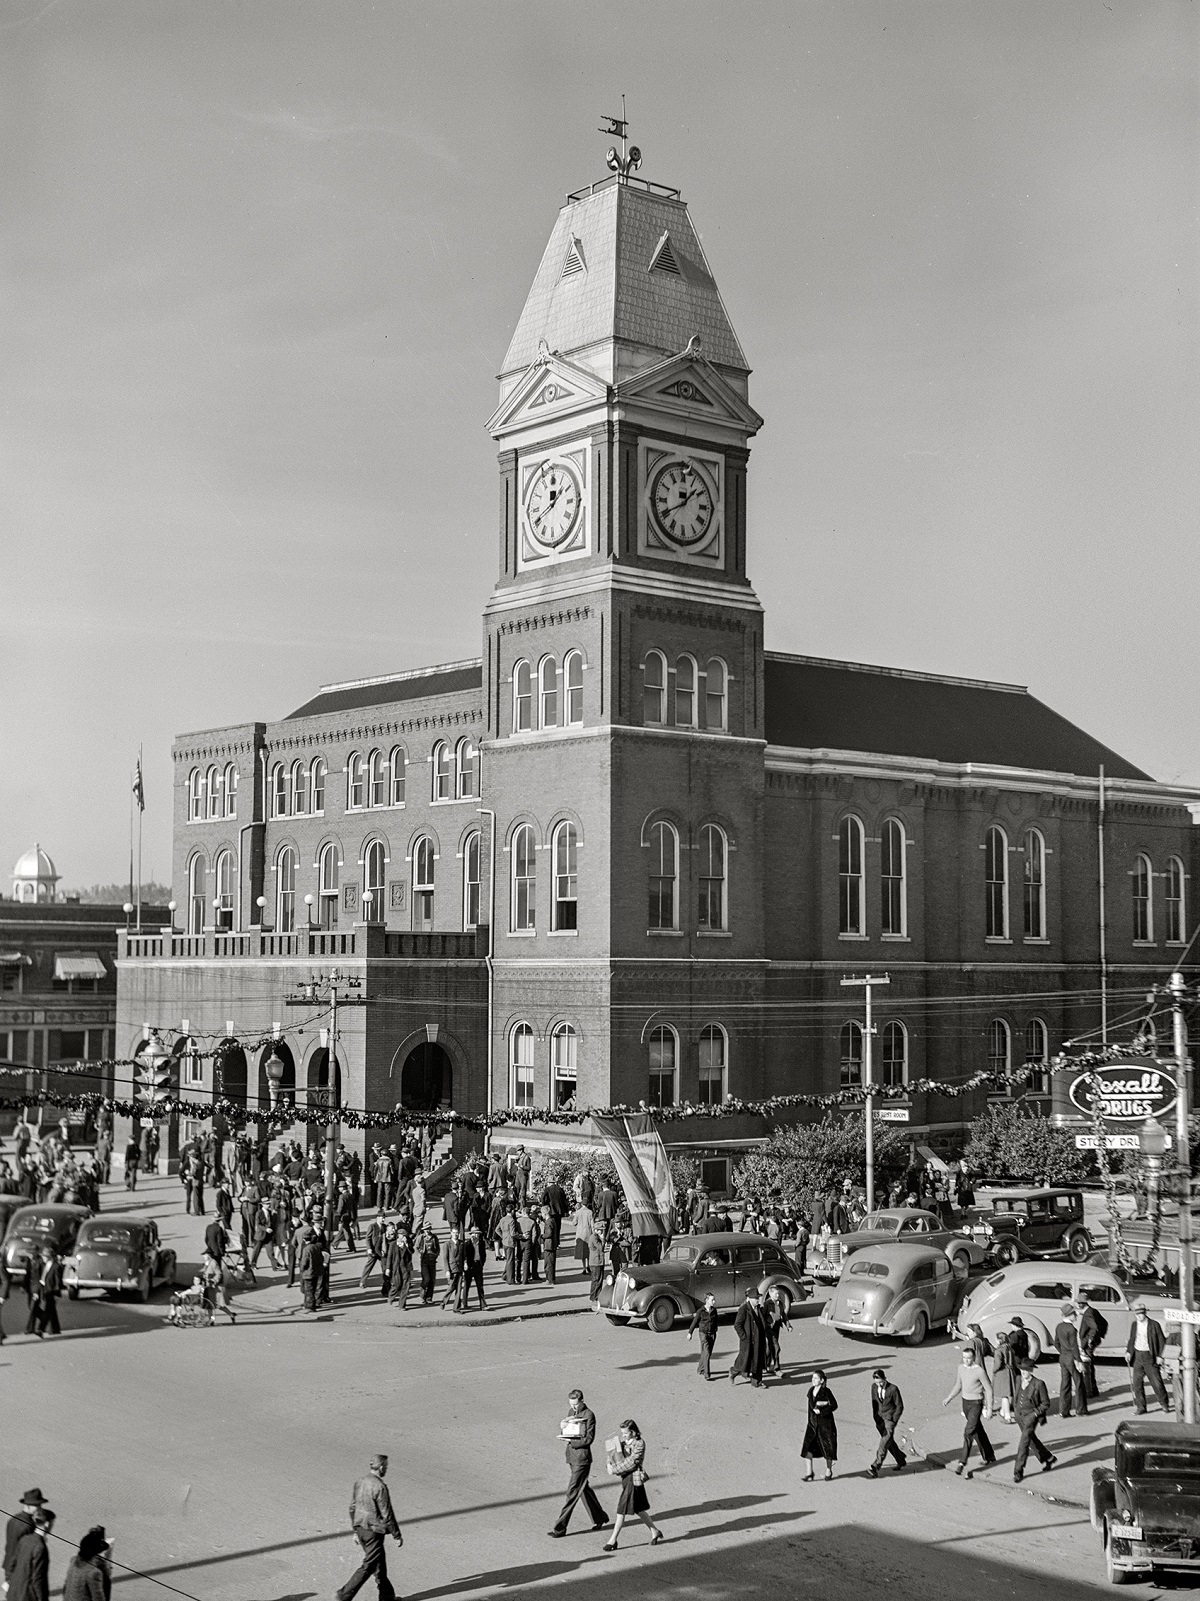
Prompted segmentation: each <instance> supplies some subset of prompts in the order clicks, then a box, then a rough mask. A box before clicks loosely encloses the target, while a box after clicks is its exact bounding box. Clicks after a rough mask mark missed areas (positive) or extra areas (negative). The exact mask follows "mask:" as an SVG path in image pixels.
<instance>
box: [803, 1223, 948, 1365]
mask: <svg viewBox="0 0 1200 1601" xmlns="http://www.w3.org/2000/svg"><path fill="white" fill-rule="evenodd" d="M963 1288H964V1285H963V1281H962V1279H960V1278H959V1277H958V1276H957V1275H956V1274H955V1271H954V1268H953V1267H952V1266H951V1263H950V1258H949V1257H948V1256H947V1255H946V1253H945V1252H944V1251H939V1250H938V1249H937V1248H936V1247H935V1246H930V1245H904V1244H900V1243H896V1244H893V1245H868V1246H864V1248H863V1249H862V1250H861V1251H855V1253H854V1255H853V1256H852V1257H851V1258H850V1260H849V1261H848V1262H847V1263H846V1265H845V1267H844V1268H843V1269H842V1276H841V1278H840V1279H839V1280H838V1282H837V1286H836V1288H835V1289H834V1291H833V1294H832V1295H831V1296H830V1297H829V1299H828V1300H827V1301H826V1302H825V1305H824V1306H823V1307H822V1308H821V1318H820V1321H821V1322H822V1323H824V1324H826V1325H827V1326H828V1327H829V1328H833V1329H837V1330H838V1331H839V1332H840V1333H842V1334H870V1335H873V1336H878V1335H881V1334H882V1335H886V1336H888V1337H890V1338H891V1339H901V1340H907V1341H908V1343H909V1345H920V1344H921V1342H922V1341H923V1340H924V1338H925V1336H926V1335H927V1334H928V1333H929V1331H930V1330H931V1329H936V1328H938V1327H941V1326H945V1327H947V1328H948V1327H950V1325H951V1324H952V1323H953V1321H954V1313H955V1311H956V1310H957V1307H958V1303H959V1300H960V1299H961V1297H962V1293H963Z"/></svg>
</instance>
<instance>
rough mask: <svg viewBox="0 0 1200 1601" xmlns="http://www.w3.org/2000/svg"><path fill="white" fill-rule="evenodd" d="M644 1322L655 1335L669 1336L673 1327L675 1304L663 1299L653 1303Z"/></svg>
mask: <svg viewBox="0 0 1200 1601" xmlns="http://www.w3.org/2000/svg"><path fill="white" fill-rule="evenodd" d="M646 1322H647V1323H648V1324H649V1325H650V1327H651V1328H652V1329H653V1330H654V1332H655V1334H669V1333H670V1331H671V1329H672V1328H674V1326H675V1303H674V1302H673V1301H668V1300H667V1299H666V1298H665V1297H664V1298H661V1299H660V1300H657V1301H655V1302H654V1303H653V1304H652V1305H651V1307H650V1310H649V1312H647V1314H646Z"/></svg>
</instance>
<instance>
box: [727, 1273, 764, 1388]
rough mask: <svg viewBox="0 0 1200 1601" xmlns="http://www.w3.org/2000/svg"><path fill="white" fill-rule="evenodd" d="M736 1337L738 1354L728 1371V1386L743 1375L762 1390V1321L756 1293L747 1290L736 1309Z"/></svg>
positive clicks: (734, 1326)
mask: <svg viewBox="0 0 1200 1601" xmlns="http://www.w3.org/2000/svg"><path fill="white" fill-rule="evenodd" d="M733 1328H734V1332H735V1333H736V1335H737V1337H738V1353H737V1357H736V1358H735V1359H734V1364H733V1366H732V1367H731V1368H730V1370H729V1382H730V1384H736V1383H737V1380H738V1375H739V1374H741V1373H744V1374H745V1375H746V1377H747V1378H748V1379H749V1380H750V1382H751V1384H753V1385H754V1386H755V1388H756V1389H760V1390H761V1389H762V1368H763V1321H762V1313H761V1312H760V1311H759V1307H758V1291H757V1290H747V1291H746V1299H745V1300H744V1301H743V1302H742V1304H741V1306H739V1307H738V1309H737V1315H736V1316H735V1318H734V1320H733Z"/></svg>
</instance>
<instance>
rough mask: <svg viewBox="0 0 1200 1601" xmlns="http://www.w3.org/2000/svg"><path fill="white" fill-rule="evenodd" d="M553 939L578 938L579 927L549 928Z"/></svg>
mask: <svg viewBox="0 0 1200 1601" xmlns="http://www.w3.org/2000/svg"><path fill="white" fill-rule="evenodd" d="M548 933H549V935H550V938H551V939H578V938H579V930H578V929H577V928H552V929H549V930H548Z"/></svg>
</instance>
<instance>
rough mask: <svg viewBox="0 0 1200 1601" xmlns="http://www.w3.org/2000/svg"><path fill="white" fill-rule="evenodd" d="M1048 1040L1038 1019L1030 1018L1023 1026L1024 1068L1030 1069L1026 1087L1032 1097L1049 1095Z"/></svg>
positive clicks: (1044, 1027)
mask: <svg viewBox="0 0 1200 1601" xmlns="http://www.w3.org/2000/svg"><path fill="white" fill-rule="evenodd" d="M1049 1056H1050V1038H1049V1035H1048V1034H1047V1032H1046V1025H1045V1023H1043V1022H1042V1020H1041V1018H1040V1017H1031V1018H1030V1019H1029V1021H1028V1023H1026V1025H1025V1066H1026V1067H1028V1068H1030V1069H1031V1071H1030V1074H1029V1077H1028V1078H1027V1079H1026V1080H1025V1083H1026V1085H1027V1086H1028V1088H1029V1089H1030V1091H1031V1092H1032V1093H1033V1094H1034V1095H1048V1094H1049V1093H1050V1068H1049V1060H1048V1058H1049Z"/></svg>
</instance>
